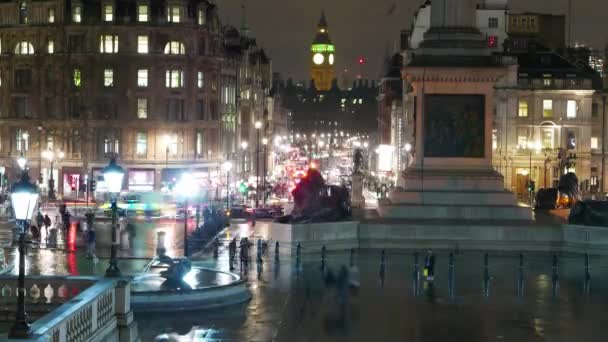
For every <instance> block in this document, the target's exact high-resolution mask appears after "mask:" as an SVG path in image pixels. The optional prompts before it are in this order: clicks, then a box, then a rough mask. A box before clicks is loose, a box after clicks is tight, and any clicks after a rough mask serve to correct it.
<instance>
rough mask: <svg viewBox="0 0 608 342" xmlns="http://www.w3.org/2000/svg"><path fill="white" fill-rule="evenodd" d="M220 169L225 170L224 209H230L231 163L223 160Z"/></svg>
mask: <svg viewBox="0 0 608 342" xmlns="http://www.w3.org/2000/svg"><path fill="white" fill-rule="evenodd" d="M222 169H223V170H224V172H226V210H227V211H228V210H230V170H232V163H231V162H229V161H225V162H224V164H222Z"/></svg>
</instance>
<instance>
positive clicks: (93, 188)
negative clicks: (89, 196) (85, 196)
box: [91, 179, 97, 192]
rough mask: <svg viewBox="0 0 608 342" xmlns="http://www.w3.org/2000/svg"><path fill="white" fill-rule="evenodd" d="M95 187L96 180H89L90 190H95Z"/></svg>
mask: <svg viewBox="0 0 608 342" xmlns="http://www.w3.org/2000/svg"><path fill="white" fill-rule="evenodd" d="M96 188H97V181H96V180H94V179H93V180H91V192H95V189H96Z"/></svg>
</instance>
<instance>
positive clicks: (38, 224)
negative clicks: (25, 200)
mask: <svg viewBox="0 0 608 342" xmlns="http://www.w3.org/2000/svg"><path fill="white" fill-rule="evenodd" d="M42 226H44V216H42V213H41V212H40V210H38V214H36V228H38V231H40V230H42Z"/></svg>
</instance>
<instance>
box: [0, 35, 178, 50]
mask: <svg viewBox="0 0 608 342" xmlns="http://www.w3.org/2000/svg"><path fill="white" fill-rule="evenodd" d="M1 47H2V43H1V41H0V51H1ZM14 51H15V54H16V55H33V54H35V53H36V51H35V50H34V45H33V44H32V43H31V42H29V41H27V40H23V41H20V42H18V43H17V45H15V50H14ZM46 52H47V53H48V54H53V53H55V41H54V40H52V39H49V40H48V41H47V49H46ZM99 52H100V53H118V35H111V34H104V35H101V36H100V37H99ZM149 52H150V46H149V36H147V35H138V36H137V53H138V54H148V53H149ZM163 53H164V54H165V55H185V54H186V46H185V45H184V43H182V42H180V41H177V40H172V41H169V42H167V43H166V44H165V48H164V49H163Z"/></svg>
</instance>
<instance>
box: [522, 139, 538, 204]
mask: <svg viewBox="0 0 608 342" xmlns="http://www.w3.org/2000/svg"><path fill="white" fill-rule="evenodd" d="M541 147H542V146H541V144H540V143H539V142H536V143H535V142H532V141H528V143H527V144H525V145H521V146H520V148H527V149H528V152H529V156H530V158H529V169H528V170H529V173H528V184H527V185H528V197H529V198H528V201H529V202H530V206H532V192H533V189H532V184H533V181H532V153H533V152H534V151H537V152H538V151H540V150H541Z"/></svg>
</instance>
